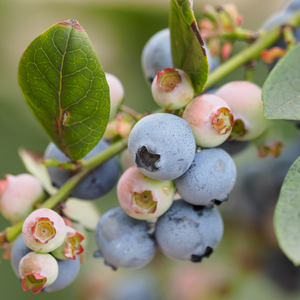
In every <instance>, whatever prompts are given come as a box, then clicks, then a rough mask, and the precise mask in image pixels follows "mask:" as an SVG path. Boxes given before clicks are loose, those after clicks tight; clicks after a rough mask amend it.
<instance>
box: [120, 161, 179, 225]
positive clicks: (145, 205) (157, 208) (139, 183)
mask: <svg viewBox="0 0 300 300" xmlns="http://www.w3.org/2000/svg"><path fill="white" fill-rule="evenodd" d="M174 193H175V187H174V183H173V181H171V180H155V179H151V178H149V177H147V176H145V175H144V174H142V173H141V172H140V171H139V170H138V169H137V167H135V166H134V167H131V168H129V169H128V170H127V171H125V172H124V173H123V175H122V176H121V178H120V180H119V182H118V186H117V195H118V199H119V202H120V205H121V207H122V208H123V210H124V211H125V212H126V213H127V214H128V215H129V216H130V217H132V218H135V219H140V220H150V219H153V218H157V217H159V216H161V215H162V214H163V213H165V212H166V211H167V210H168V209H169V207H170V206H171V204H172V202H173V199H174Z"/></svg>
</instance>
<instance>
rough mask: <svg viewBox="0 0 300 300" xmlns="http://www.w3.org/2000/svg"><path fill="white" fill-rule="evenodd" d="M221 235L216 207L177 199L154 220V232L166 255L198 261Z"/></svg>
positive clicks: (219, 217) (214, 244)
mask: <svg viewBox="0 0 300 300" xmlns="http://www.w3.org/2000/svg"><path fill="white" fill-rule="evenodd" d="M222 235H223V220H222V217H221V215H220V213H219V211H218V210H217V209H216V208H215V207H214V208H211V209H208V208H205V207H204V206H193V205H190V204H188V203H186V202H185V201H183V200H177V201H175V202H174V204H173V205H172V206H171V208H170V209H169V210H168V211H167V212H166V213H165V214H164V215H163V216H161V217H160V218H159V219H158V221H157V224H156V230H155V236H156V240H157V243H158V245H159V247H160V249H161V251H162V252H163V253H164V254H165V255H166V256H168V257H169V258H172V259H176V260H187V261H192V262H200V261H201V260H202V258H203V257H209V255H210V254H211V253H212V252H213V251H214V250H215V248H216V247H217V245H218V244H219V242H220V241H221V238H222Z"/></svg>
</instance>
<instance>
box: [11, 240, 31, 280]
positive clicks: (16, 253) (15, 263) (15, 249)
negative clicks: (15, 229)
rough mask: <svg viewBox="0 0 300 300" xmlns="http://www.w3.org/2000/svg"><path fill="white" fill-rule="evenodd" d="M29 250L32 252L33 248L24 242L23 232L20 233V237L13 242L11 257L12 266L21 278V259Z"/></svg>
mask: <svg viewBox="0 0 300 300" xmlns="http://www.w3.org/2000/svg"><path fill="white" fill-rule="evenodd" d="M29 252H32V250H31V249H30V248H28V247H27V246H26V244H25V243H24V240H23V237H22V234H20V235H19V237H18V238H17V239H16V240H15V242H14V243H13V246H12V249H11V259H10V262H11V266H12V268H13V270H14V272H15V274H16V275H17V277H19V278H20V274H19V264H20V261H21V259H22V258H23V257H24V256H25V255H26V254H28V253H29Z"/></svg>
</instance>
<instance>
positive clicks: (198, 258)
mask: <svg viewBox="0 0 300 300" xmlns="http://www.w3.org/2000/svg"><path fill="white" fill-rule="evenodd" d="M213 252H214V250H213V249H212V248H211V247H206V250H205V252H204V254H202V255H196V254H192V255H191V262H193V263H198V262H201V261H202V258H204V257H207V258H208V257H209V256H210V255H211V254H212V253H213Z"/></svg>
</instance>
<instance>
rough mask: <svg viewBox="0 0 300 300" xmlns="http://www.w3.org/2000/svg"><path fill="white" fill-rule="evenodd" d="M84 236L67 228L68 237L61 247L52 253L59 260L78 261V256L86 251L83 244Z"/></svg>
mask: <svg viewBox="0 0 300 300" xmlns="http://www.w3.org/2000/svg"><path fill="white" fill-rule="evenodd" d="M83 240H84V236H83V235H81V234H80V233H78V232H76V231H75V230H74V229H73V228H71V227H69V226H67V236H66V239H65V241H64V242H63V243H62V245H61V246H60V247H58V248H57V249H55V250H54V251H52V254H53V255H54V256H55V257H56V258H58V259H73V260H75V259H76V256H77V255H79V254H80V253H82V252H83V251H84V249H83V247H82V245H81V242H82V241H83Z"/></svg>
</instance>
